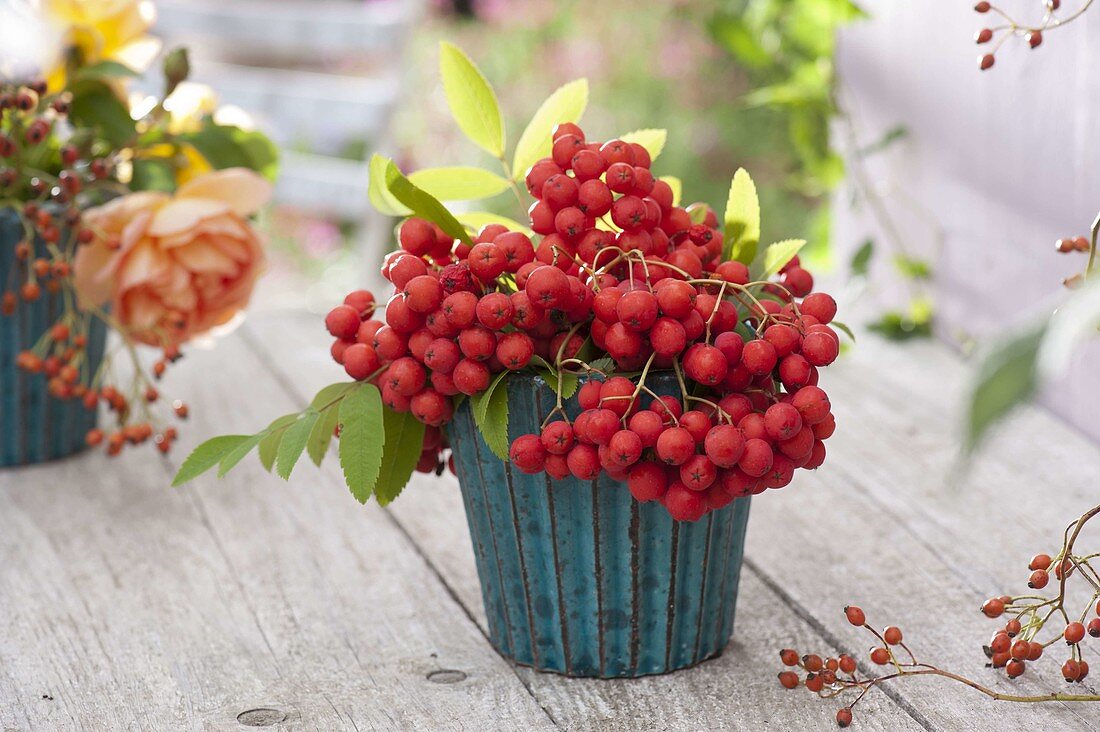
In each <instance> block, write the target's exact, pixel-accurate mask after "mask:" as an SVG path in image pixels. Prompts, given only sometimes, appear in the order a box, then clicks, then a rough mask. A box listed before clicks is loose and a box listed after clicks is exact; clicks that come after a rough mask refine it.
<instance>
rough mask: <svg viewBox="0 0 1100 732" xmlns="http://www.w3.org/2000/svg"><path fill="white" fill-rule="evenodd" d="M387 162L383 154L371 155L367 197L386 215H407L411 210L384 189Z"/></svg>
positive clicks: (388, 160) (387, 159)
mask: <svg viewBox="0 0 1100 732" xmlns="http://www.w3.org/2000/svg"><path fill="white" fill-rule="evenodd" d="M389 162H390V159H389V158H387V157H386V156H384V155H378V154H375V155H372V156H371V159H370V163H369V168H370V181H369V183H368V184H367V198H368V199H369V200H370V203H371V205H372V206H374V208H375V209H376V210H377V211H378V212H379V213H382V214H385V215H386V216H408V215H409V214H411V213H412V211H410V210H409V208H408V207H407V206H405V205H404V204H403V203H401V202H400V201H398V200H397V199H396V198H395V197H394V195H393V194H392V193H390V192H389V190H387V189H386V166H387V164H388V163H389Z"/></svg>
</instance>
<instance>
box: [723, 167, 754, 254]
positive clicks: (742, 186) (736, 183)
mask: <svg viewBox="0 0 1100 732" xmlns="http://www.w3.org/2000/svg"><path fill="white" fill-rule="evenodd" d="M723 220H724V221H725V247H726V251H725V253H724V256H723V259H735V260H737V261H738V262H742V263H744V264H746V265H747V264H751V263H752V261H753V260H754V259H756V248H757V245H758V244H759V242H760V199H759V198H757V195H756V184H754V183H753V182H752V177H750V176H749V174H748V172H747V171H746V170H745V169H744V168H738V169H737V173H735V174H734V176H733V181H732V182H731V183H730V192H729V198H728V199H727V200H726V214H725V217H724V219H723Z"/></svg>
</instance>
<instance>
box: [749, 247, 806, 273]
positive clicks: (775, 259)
mask: <svg viewBox="0 0 1100 732" xmlns="http://www.w3.org/2000/svg"><path fill="white" fill-rule="evenodd" d="M804 246H806V240H805V239H784V240H783V241H777V242H776V243H774V244H769V245H768V246H767V248H766V249H764V251H763V252H761V253H760V254H759V255H758V256H757V258H756V260H755V261H754V262H753V263H752V266H751V267H749V273H750V275H751V277H752V278H753V279H754V280H766V279H768V278H769V277H771V276H772V275H774V274H775V273H776V272H778V271H779V270H781V269H782V268H783V265H785V264H786V263H787V262H789V261H791V257H793V256H794V255H796V254H798V252H799V251H800V250H801V249H802V247H804Z"/></svg>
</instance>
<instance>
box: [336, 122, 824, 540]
mask: <svg viewBox="0 0 1100 732" xmlns="http://www.w3.org/2000/svg"><path fill="white" fill-rule="evenodd" d="M552 138H553V145H552V152H551V155H550V156H549V157H546V158H544V159H542V160H539V161H538V162H536V163H535V164H534V165H533V166H532V167H531V168H530V170H529V171H528V173H527V175H526V177H525V184H526V188H527V190H528V192H529V193H531V195H532V196H533V197H534V199H535V201H534V203H533V204H532V205H531V207H530V209H529V211H528V215H529V219H530V223H531V230H532V231H533V232H534V234H536V235H540V236H541V238H539V239H538V241H537V243H535V242H534V241H532V239H531V238H530V237H528V236H527V235H526V234H524V233H522V232H519V231H510V230H508V229H507V228H506V227H504V226H502V225H497V224H492V225H489V226H486V227H484V228H482V229H481V231H480V232H478V234H477V235H476V237H474V238H473V240H472V243H471V244H466V243H463V242H456V241H455V240H454V239H453V238H452V237H451V236H449V235H448V234H446V233H444V232H443V230H442V229H441V228H440V227H439V226H437V225H435V224H433V223H431V222H428V221H425V220H423V219H420V218H416V217H413V218H409V219H407V220H406V221H405V222H404V223H403V224H402V226H401V227H400V230H399V234H398V240H399V243H400V249H399V250H398V251H395V252H393V253H392V254H390V255H389V256H387V258H386V260H385V263H384V265H383V268H382V274H383V275H384V276H385V277H386V279H387V280H389V281H390V282H391V283H392V284H393V286H394V294H393V295H392V296H391V297H390V298H389V299H388V300H387V301H386V303H385V304H384V305H381V304H378V303H376V302H375V298H374V296H373V295H372V294H371V293H369V292H366V291H356V292H353V293H351V294H349V295H348V296H347V298H345V301H344V304H342V305H340V306H338V307H337V308H335V309H333V310H332V311H331V312H330V313H329V314H328V315H327V317H326V320H325V323H326V326H327V328H328V330H329V332H330V333H331V334H332V335H333V336H334V337H335V339H336V340H335V341H334V343H333V344H332V357H333V359H335V360H336V361H337V362H338V363H341V364H342V365H343V366H344V369H345V370H346V371H347V373H348V374H349V375H350V376H352V378H354V379H356V380H359V381H370V382H373V383H376V384H377V386H378V387H379V389H380V391H381V396H382V401H383V403H384V404H385V405H386V406H387V407H388V408H390V409H392V410H394V411H395V412H411V413H412V414H413V415H414V416H415V417H416V419H417V420H419V421H421V422H423V423H424V424H426V425H429V426H430V427H433V428H438V427H441V426H442V425H444V424H446V423H447V422H448V421H450V419H451V417H452V416H453V413H454V405H453V401H452V398H453V397H456V396H459V395H466V396H476V395H478V394H480V393H482V392H484V391H485V390H486V389H488V388H489V386H490V383H491V381H492V379H493V377H494V374H498V373H501V372H503V371H519V370H523V369H527V368H529V367H533V366H539V367H542V368H544V369H546V370H548V371H549V372H551V373H556V374H557V375H558V379H559V383H558V384H557V385H556V386H557V391H558V403H557V405H556V408H555V409H554V411H553V412H552V413H551V415H550V417H549V418H548V421H547V422H546V423H545V424H544V426H543V429H542V432H541V433H540V434H537V435H523V436H521V437H519V438H517V439H516V440H515V441H514V442H513V443H512V445H511V449H510V451H509V456H510V459H511V461H512V463H513V464H514V465H515V466H516V467H517V468H518V469H520V470H522V471H525V472H528V473H537V472H541V471H546V472H547V473H548V474H549V475H550V476H551V477H553V478H558V479H561V478H565V477H566V476H569V475H572V476H574V477H576V478H579V479H582V480H594V479H596V478H597V477H598V476H599V475H600V474H601V473H607V474H608V475H609V476H610V477H612V478H614V479H617V480H625V481H626V482H627V484H628V485H629V486H630V490H631V491H632V493H633V495H634V496H635V497H636V498H637V499H638V500H640V501H650V500H659V501H661V502H662V503H663V504H664V505H665V507H666V508H667V509H668V511H669V513H670V514H671V515H672V516H673V517H674V518H676V519H679V520H684V521H694V520H698V519H699V518H700V517H702V516H703V515H704V514H705V513H706V512H707V511H708V510H711V509H717V508H720V507H722V506H725V505H727V504H728V503H730V502H731V501H733V500H734V499H735V498H737V497H739V496H747V495H751V494H753V493H760V492H762V491H763V490H765V489H766V488H769V487H771V488H779V487H782V486H785V485H787V484H788V483H789V482H790V481H791V478H792V476H793V473H794V471H795V470H796V469H797V468H807V469H813V468H816V467H818V466H819V465H821V463H822V462H823V461H824V459H825V448H824V444H823V441H824V440H825V439H827V438H828V437H829V436H830V435H831V434H832V432H833V430H834V428H835V420H834V419H833V416H832V414H831V407H830V404H829V399H828V396H827V395H826V394H825V392H824V391H823V390H822V389H820V388H818V387H817V386H816V384H817V380H818V369H819V368H821V367H824V366H827V365H829V364H830V363H832V362H833V361H834V360H835V359H836V357H837V354H838V353H839V348H840V341H839V337H838V336H837V334H836V332H835V331H834V330H833V329H832V328H831V327H830V325H829V324H830V323H831V322H832V320H833V317H834V315H835V314H836V303H835V301H834V300H833V298H832V297H830V296H829V295H827V294H824V293H812V292H811V291H812V289H813V277H812V275H811V274H810V273H809V272H808V271H807V270H806V269H804V268H803V267H802V266H801V265H800V262H799V260H798V258H797V256H793V257H790V258H789V261H787V262H785V263H782V264H783V266H782V267H781V268H780V269H779V272H778V281H759V282H751V281H750V270H749V267H748V266H747V265H746V264H744V263H743V262H740V261H732V260H730V261H723V233H722V232H721V231H720V230H719V228H718V221H717V217H716V216H715V214H714V212H713V211H711V210H710V209H709V208H707V207H705V206H701V205H696V206H693V207H687V208H685V207H682V206H678V205H676V204H675V203H674V199H673V192H672V188H671V187H670V186H669V184H668V183H667V182H665V181H662V180H657V179H655V178H654V176H653V174H652V172H651V171H650V165H651V159H650V155H649V153H648V151H647V150H646V148H645V147H643V146H642V145H640V144H637V143H628V142H623V141H622V140H611V141H608V142H603V143H600V142H590V141H588V140H587V139H586V137H585V135H584V132H583V131H582V130H581V129H580V128H579V127H578V126H577V125H575V124H568V123H567V124H562V125H559V126H558V127H557V128H556V129H555V130H554V132H553V135H552ZM380 311H381V312H383V313H384V315H383V318H384V319H380V318H378V317H375V316H376V315H377V314H378V313H379V312H380ZM614 372H618V373H617V374H616V375H612V374H613V373H614ZM657 372H673V373H674V374H675V375H676V379H677V381H678V383H679V385H680V394H679V396H667V395H666V396H658V395H657V393H656V392H655V391H654V390H653V389H652V388H650V387H649V386H648V385H647V378H648V377H650V376H652V375H654V374H655V373H657ZM566 375H569V376H572V377H583V378H584V379H585V383H584V384H583V386H581V387H580V390H579V392H578V394H577V400H578V402H579V404H580V407H581V410H582V411H581V412H580V413H579V414H576V415H574V416H573V417H572V418H570V416H569V415H567V414H566V411H565V408H564V404H563V398H562V391H563V389H562V383H561V382H562V380H563V379H564V378H565V376H566ZM444 447H445V442H444V441H443V440H442V438H441V437H440V436H439V433H438V430H432V431H430V432H428V433H426V437H425V448H424V453H423V455H422V458H421V464H420V466H419V467H420V468H421V469H423V470H430V469H433V466H434V465H440V464H442V455H443V453H442V451H441V450H442V449H443V448H444Z"/></svg>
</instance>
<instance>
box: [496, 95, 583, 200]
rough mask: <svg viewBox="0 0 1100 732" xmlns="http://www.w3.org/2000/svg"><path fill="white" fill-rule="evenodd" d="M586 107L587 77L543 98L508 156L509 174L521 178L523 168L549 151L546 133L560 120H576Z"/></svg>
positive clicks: (529, 165)
mask: <svg viewBox="0 0 1100 732" xmlns="http://www.w3.org/2000/svg"><path fill="white" fill-rule="evenodd" d="M586 106H588V79H576V80H574V81H571V82H569V83H568V84H563V85H562V86H560V87H558V88H557V90H556V91H555V92H554V93H553V94H551V95H550V96H549V97H547V99H546V101H545V102H543V103H542V106H540V107H539V108H538V111H537V112H535V116H534V117H532V118H531V121H530V122H528V123H527V128H526V129H525V130H524V131H523V134H522V135H520V137H519V142H518V143H517V144H516V152H515V155H514V156H513V158H512V175H513V177H514V178H515V179H516V180H522V179H523V177H524V176H526V175H527V169H528V168H530V167H531V166H532V165H534V164H535V163H536V162H538V161H539V160H541V159H542V158H545V157H546V156H548V155H549V154H550V148H551V146H552V144H553V141H552V140H551V139H550V135H551V134H552V133H553V131H554V127H556V126H557V125H559V124H561V123H562V122H579V121H580V119H581V116H582V115H583V114H584V109H585V107H586Z"/></svg>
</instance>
